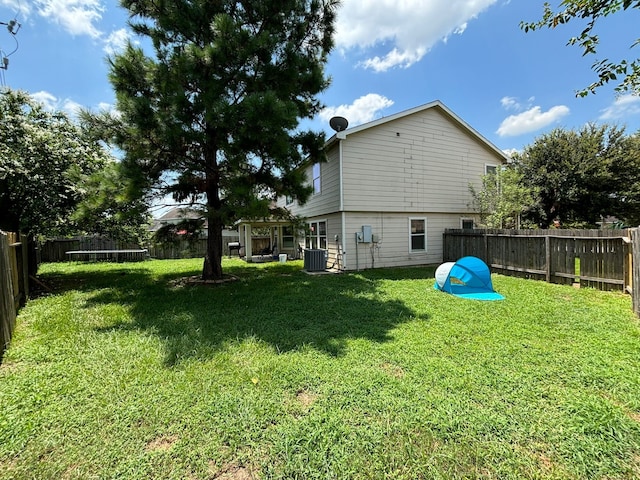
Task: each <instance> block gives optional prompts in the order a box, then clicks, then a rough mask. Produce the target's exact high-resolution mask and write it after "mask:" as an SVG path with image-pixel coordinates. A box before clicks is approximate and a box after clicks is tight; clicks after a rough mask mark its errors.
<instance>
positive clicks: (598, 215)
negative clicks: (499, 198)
mask: <svg viewBox="0 0 640 480" xmlns="http://www.w3.org/2000/svg"><path fill="white" fill-rule="evenodd" d="M631 148H633V144H631V143H628V142H627V140H626V137H625V135H624V129H623V128H619V127H615V126H608V125H602V126H597V125H587V126H585V127H583V128H582V129H580V130H579V131H573V130H563V129H555V130H553V131H551V132H549V133H547V134H545V135H542V136H541V137H538V138H537V139H536V140H535V141H534V143H533V144H532V145H530V146H528V147H526V148H525V149H524V151H523V153H522V154H521V155H519V156H518V157H517V164H518V168H519V170H520V171H521V173H522V174H523V179H524V180H525V182H526V183H527V184H528V185H529V186H530V187H536V188H538V192H539V200H538V201H539V205H540V209H539V210H533V211H531V212H530V216H531V220H533V221H534V222H535V223H537V224H539V225H542V226H548V225H550V224H551V223H552V222H553V220H554V219H555V218H559V219H560V220H561V222H562V223H563V224H565V225H567V224H568V225H574V226H580V225H584V226H593V225H595V224H596V222H598V221H600V220H601V219H602V217H603V216H607V215H616V216H621V215H623V214H624V212H625V209H626V211H631V209H632V208H633V198H636V197H633V196H632V195H631V194H632V193H633V188H634V185H635V183H637V182H638V181H640V177H638V173H640V170H638V167H637V166H636V167H635V168H634V169H631V168H630V166H631V165H636V163H635V162H636V161H637V160H634V158H635V159H637V158H638V156H637V155H636V156H635V157H630V156H629V155H627V154H626V153H625V152H627V151H628V150H629V149H631ZM625 176H626V178H625ZM625 186H627V187H625ZM625 188H626V189H627V192H628V194H627V195H626V196H624V195H622V194H621V192H622V191H623V190H624V189H625ZM623 198H626V199H627V205H626V206H625V207H624V208H623V203H622V200H623ZM621 218H622V217H621Z"/></svg>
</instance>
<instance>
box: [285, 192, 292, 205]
mask: <svg viewBox="0 0 640 480" xmlns="http://www.w3.org/2000/svg"><path fill="white" fill-rule="evenodd" d="M284 201H285V205H286V206H287V207H288V206H289V205H293V197H292V196H291V195H285V197H284Z"/></svg>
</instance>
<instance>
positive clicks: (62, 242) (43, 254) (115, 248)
mask: <svg viewBox="0 0 640 480" xmlns="http://www.w3.org/2000/svg"><path fill="white" fill-rule="evenodd" d="M256 241H258V242H260V241H262V243H256ZM230 242H238V236H237V235H235V236H233V235H230V236H224V237H223V238H222V252H223V255H227V256H231V255H232V254H233V253H234V252H232V251H231V250H230V249H229V243H230ZM264 242H265V241H264V240H260V239H254V244H253V245H254V251H258V250H256V248H257V247H260V245H262V244H263V243H264ZM268 245H269V240H268V239H267V240H266V244H265V245H264V246H268ZM264 246H261V247H260V248H264ZM145 249H146V250H147V252H146V253H145V257H146V256H149V257H151V258H157V259H177V258H202V257H204V255H205V253H206V250H207V239H206V238H200V239H198V240H195V241H194V242H191V243H189V242H187V241H184V240H183V241H180V242H176V243H164V244H162V243H149V245H146V246H145ZM128 251H131V252H129V253H130V254H131V255H135V256H136V258H135V259H138V258H137V256H138V255H139V252H140V246H139V245H137V244H133V243H125V242H118V241H116V240H112V239H109V238H106V237H75V238H55V239H50V240H46V241H45V242H43V243H42V244H41V245H40V247H39V258H40V262H65V261H68V260H90V261H92V260H116V261H117V260H118V257H122V258H124V257H126V256H127V252H128ZM133 251H135V253H133ZM68 252H81V253H75V254H73V255H71V256H70V255H69V254H68ZM100 252H102V253H100ZM105 252H112V253H108V254H107V253H105ZM235 255H237V251H236V252H235Z"/></svg>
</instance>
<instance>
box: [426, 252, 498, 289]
mask: <svg viewBox="0 0 640 480" xmlns="http://www.w3.org/2000/svg"><path fill="white" fill-rule="evenodd" d="M434 288H435V289H436V290H440V291H443V292H447V293H451V294H452V295H456V296H458V297H462V298H470V299H474V300H504V296H502V295H500V294H499V293H497V292H496V291H495V290H494V289H493V284H492V283H491V273H490V272H489V267H487V264H486V263H484V262H483V261H482V260H480V259H479V258H477V257H462V258H461V259H460V260H458V261H457V262H447V263H443V264H442V265H440V266H439V267H438V268H437V269H436V283H435V285H434Z"/></svg>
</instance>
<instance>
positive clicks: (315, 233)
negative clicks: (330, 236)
mask: <svg viewBox="0 0 640 480" xmlns="http://www.w3.org/2000/svg"><path fill="white" fill-rule="evenodd" d="M308 227H309V228H308V233H307V241H306V242H305V243H306V246H307V248H323V249H326V248H327V221H326V220H321V221H317V222H310V223H309V224H308Z"/></svg>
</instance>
